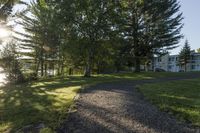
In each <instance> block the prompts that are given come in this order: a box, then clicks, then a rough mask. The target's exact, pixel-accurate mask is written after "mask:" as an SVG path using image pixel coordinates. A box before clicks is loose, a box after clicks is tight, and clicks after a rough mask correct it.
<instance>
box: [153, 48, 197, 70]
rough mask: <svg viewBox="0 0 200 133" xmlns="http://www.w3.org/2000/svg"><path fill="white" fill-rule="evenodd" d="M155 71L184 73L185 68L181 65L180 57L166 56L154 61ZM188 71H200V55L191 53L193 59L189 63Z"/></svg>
mask: <svg viewBox="0 0 200 133" xmlns="http://www.w3.org/2000/svg"><path fill="white" fill-rule="evenodd" d="M152 64H153V69H154V71H156V70H158V69H160V70H163V71H167V72H181V71H184V66H181V65H179V58H178V55H169V54H167V55H164V56H162V57H155V58H154V59H153V63H152ZM186 68H187V71H189V72H192V71H200V53H195V52H192V53H191V59H190V60H189V63H187V66H186Z"/></svg>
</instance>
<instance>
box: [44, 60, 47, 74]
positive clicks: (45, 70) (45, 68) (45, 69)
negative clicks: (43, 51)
mask: <svg viewBox="0 0 200 133" xmlns="http://www.w3.org/2000/svg"><path fill="white" fill-rule="evenodd" d="M44 72H45V76H46V77H47V63H45V65H44Z"/></svg>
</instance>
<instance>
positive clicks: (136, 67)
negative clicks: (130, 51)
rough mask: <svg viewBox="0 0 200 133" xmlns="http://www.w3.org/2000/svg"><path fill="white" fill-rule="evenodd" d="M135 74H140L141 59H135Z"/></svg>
mask: <svg viewBox="0 0 200 133" xmlns="http://www.w3.org/2000/svg"><path fill="white" fill-rule="evenodd" d="M135 72H140V59H139V57H136V58H135Z"/></svg>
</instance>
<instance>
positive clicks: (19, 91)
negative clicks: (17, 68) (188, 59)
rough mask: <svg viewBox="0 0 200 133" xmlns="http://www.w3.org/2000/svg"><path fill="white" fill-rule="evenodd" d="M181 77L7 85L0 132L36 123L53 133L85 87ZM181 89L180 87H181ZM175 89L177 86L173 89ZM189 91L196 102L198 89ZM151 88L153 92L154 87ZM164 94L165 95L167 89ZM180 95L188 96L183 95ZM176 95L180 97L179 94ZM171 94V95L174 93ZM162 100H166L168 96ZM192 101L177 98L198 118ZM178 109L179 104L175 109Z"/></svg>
mask: <svg viewBox="0 0 200 133" xmlns="http://www.w3.org/2000/svg"><path fill="white" fill-rule="evenodd" d="M183 75H186V74H183V73H140V74H134V73H124V74H112V75H98V76H94V77H92V78H83V77H81V76H73V77H66V78H52V79H45V80H40V81H37V82H31V83H25V84H21V85H7V86H5V87H1V88H0V132H5V131H10V132H15V131H17V130H19V129H21V128H22V127H24V126H27V125H32V124H39V123H43V124H45V126H47V127H49V128H51V129H55V128H56V127H58V126H59V124H60V123H62V122H63V120H64V119H65V118H66V117H67V112H68V109H69V107H70V106H71V105H72V104H73V102H74V101H73V98H74V97H75V96H76V95H77V93H78V91H79V90H80V89H81V88H82V87H83V86H85V85H92V84H96V83H100V82H110V81H123V80H141V79H154V78H162V77H180V76H183ZM183 83H184V82H183ZM195 83H196V82H195ZM197 83H198V82H197ZM169 85H170V84H169ZM180 85H182V83H181V84H180ZM190 85H192V84H190ZM155 86H156V85H155ZM193 86H196V85H193ZM145 87H148V86H145ZM171 87H172V88H171V90H174V89H173V86H171ZM175 87H177V86H176V85H175ZM188 87H189V88H187V86H186V87H185V90H187V91H189V92H190V93H189V94H191V96H192V95H195V96H196V99H198V98H199V91H198V93H197V90H198V88H196V91H193V90H192V88H191V86H188ZM150 88H154V86H153V87H150ZM143 90H144V92H147V93H146V94H151V93H152V94H154V95H152V96H155V99H157V98H159V97H158V96H159V95H158V94H160V92H162V91H161V90H162V89H160V90H159V89H158V88H157V89H156V88H154V89H143ZM157 90H158V92H157ZM164 90H166V92H168V91H167V89H164ZM175 90H176V88H175ZM175 90H174V91H175ZM169 91H170V89H169ZM177 91H178V90H177ZM180 92H181V93H185V94H187V93H186V92H182V91H180ZM177 93H178V94H179V92H177ZM181 93H180V95H181ZM167 94H168V93H167ZM170 94H174V93H173V91H172V93H170ZM175 94H176V93H175ZM197 95H198V96H197ZM163 97H164V96H163ZM165 97H166V98H167V96H165ZM170 97H171V96H170ZM172 97H173V95H172ZM194 98H195V97H193V99H189V100H188V99H185V97H184V96H181V97H179V102H180V103H184V104H186V103H185V101H187V103H188V105H189V107H188V105H185V106H184V107H188V108H195V109H196V110H192V111H190V112H191V113H193V114H194V116H199V114H198V113H199V112H198V109H199V106H197V107H193V106H192V107H191V105H190V102H193V103H194V102H195V101H196V103H194V105H198V104H199V103H198V101H197V100H196V99H194ZM152 99H154V98H152ZM181 100H182V101H181ZM193 100H194V101H193ZM177 101H178V100H177ZM169 102H170V101H169ZM172 102H173V101H172ZM167 103H168V102H167ZM166 105H168V104H166ZM170 105H171V104H170ZM178 106H179V104H178V105H177V106H175V107H178ZM188 108H187V109H188ZM181 109H182V108H180V110H181ZM182 110H183V109H182ZM179 112H181V111H179ZM183 112H184V111H183ZM195 114H197V115H195ZM196 122H197V124H199V120H198V121H196Z"/></svg>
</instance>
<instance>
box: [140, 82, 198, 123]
mask: <svg viewBox="0 0 200 133" xmlns="http://www.w3.org/2000/svg"><path fill="white" fill-rule="evenodd" d="M139 88H140V91H141V92H142V93H143V94H144V96H145V97H146V98H147V99H149V100H151V102H152V103H154V104H155V105H157V106H158V107H159V108H160V109H161V110H164V111H166V112H169V113H170V114H173V115H174V116H176V117H177V118H178V119H179V120H181V121H184V122H189V123H192V124H193V125H195V126H200V79H194V80H183V81H173V82H167V83H156V84H146V85H143V86H140V87H139Z"/></svg>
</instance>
